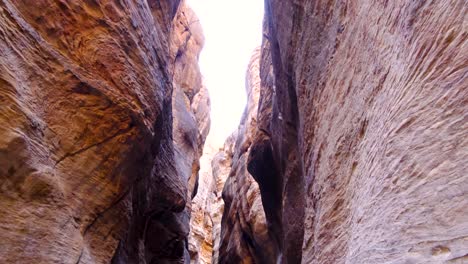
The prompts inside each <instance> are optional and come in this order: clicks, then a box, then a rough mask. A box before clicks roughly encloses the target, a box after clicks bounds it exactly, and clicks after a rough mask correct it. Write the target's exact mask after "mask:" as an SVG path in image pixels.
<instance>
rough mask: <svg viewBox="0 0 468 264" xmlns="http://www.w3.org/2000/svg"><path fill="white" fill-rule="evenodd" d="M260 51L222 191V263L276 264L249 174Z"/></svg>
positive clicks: (249, 77) (254, 61)
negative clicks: (248, 163)
mask: <svg viewBox="0 0 468 264" xmlns="http://www.w3.org/2000/svg"><path fill="white" fill-rule="evenodd" d="M259 63H260V49H257V50H256V51H255V52H254V54H253V56H252V59H251V62H250V64H249V68H248V71H247V78H246V90H247V107H246V109H245V112H244V115H243V117H242V120H241V124H240V126H239V129H238V132H237V138H236V142H235V147H234V152H233V154H232V155H233V156H232V164H231V168H230V172H229V177H228V178H227V180H226V183H225V185H224V189H223V196H222V197H223V200H224V203H225V205H224V213H223V217H222V222H221V226H222V227H221V234H220V235H221V237H220V246H219V253H218V252H215V253H217V254H218V255H219V258H218V260H217V261H218V262H219V263H274V262H275V252H276V249H275V248H274V245H275V244H274V243H271V242H272V240H271V237H270V234H269V233H268V228H267V223H266V219H265V214H264V211H263V205H262V201H261V196H260V189H259V187H258V184H257V182H256V181H255V180H254V178H253V177H252V176H251V175H250V173H249V172H248V171H247V158H248V156H249V153H250V151H251V143H252V137H253V136H254V135H255V133H256V131H257V129H258V128H257V121H256V116H257V109H258V99H259V96H260V77H259Z"/></svg>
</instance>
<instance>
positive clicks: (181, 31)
mask: <svg viewBox="0 0 468 264" xmlns="http://www.w3.org/2000/svg"><path fill="white" fill-rule="evenodd" d="M202 45H203V37H202V35H201V29H200V26H199V24H198V22H197V19H196V18H195V16H194V15H193V13H192V12H191V11H190V10H189V9H187V8H186V7H185V4H184V3H183V2H181V1H167V0H164V1H143V0H135V1H102V2H98V1H10V0H2V1H0V54H1V58H0V62H1V63H0V67H1V70H0V101H1V105H0V120H1V122H2V124H3V125H2V127H1V128H0V188H1V189H0V215H1V217H0V219H1V220H0V231H1V232H0V240H1V241H2V246H1V247H0V262H2V263H109V262H111V261H112V262H114V263H179V262H181V261H182V262H183V261H186V260H187V259H188V250H187V248H188V245H187V243H186V239H187V235H188V231H189V210H190V200H191V196H192V195H193V193H195V192H196V179H197V171H198V168H199V165H198V158H199V156H200V155H201V149H202V146H203V142H204V139H205V137H206V134H207V132H208V128H209V117H208V111H209V106H208V105H209V104H208V95H207V92H206V89H205V88H204V87H203V85H202V81H201V76H200V73H199V69H198V62H197V60H198V53H199V51H200V49H201V46H202ZM181 153H183V154H184V155H181Z"/></svg>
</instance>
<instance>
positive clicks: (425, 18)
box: [219, 0, 468, 263]
mask: <svg viewBox="0 0 468 264" xmlns="http://www.w3.org/2000/svg"><path fill="white" fill-rule="evenodd" d="M265 5H266V7H265V9H266V14H265V24H264V32H263V35H264V40H263V44H262V54H261V61H260V78H261V84H260V87H261V91H260V98H259V106H258V114H257V116H256V125H253V126H256V128H253V129H252V130H253V131H255V134H254V135H253V136H252V139H251V140H252V143H251V145H250V148H249V149H250V151H249V158H248V161H247V167H248V171H249V172H250V173H251V175H252V176H253V178H254V179H255V180H256V181H257V182H258V186H259V189H260V193H261V196H262V202H263V209H264V211H265V218H266V222H267V226H268V233H269V234H270V236H271V242H272V243H274V244H275V245H276V247H277V249H278V251H277V252H273V253H274V258H276V259H275V262H273V263H465V262H467V261H468V257H467V256H468V181H467V174H466V172H467V171H468V164H467V163H466V160H468V151H467V150H468V137H467V131H468V126H467V122H466V120H467V116H468V102H467V98H468V89H467V85H468V83H467V79H466V75H467V72H468V70H467V64H466V61H467V60H468V55H467V54H468V46H467V45H466V44H467V36H468V34H467V27H466V11H467V6H466V2H465V1H457V0H455V1H402V0H399V1H374V2H372V3H370V2H369V1H363V0H357V1H311V0H299V1H280V0H267V1H266V2H265ZM242 147H244V146H243V145H236V149H235V150H234V152H235V153H236V152H240V151H241V148H242ZM235 159H236V158H233V164H234V163H235ZM233 167H234V166H233ZM233 170H234V169H233ZM234 171H235V170H234ZM238 177H239V179H238V181H241V180H242V179H243V178H242V176H238ZM234 180H235V179H232V180H229V179H228V181H227V183H226V188H225V192H226V200H227V201H226V203H227V205H226V207H227V208H229V207H231V206H233V201H235V198H233V197H236V195H233V193H236V192H241V191H242V188H240V189H234V188H233V186H236V185H237V186H239V185H240V186H244V187H243V188H248V186H245V185H242V184H238V183H237V184H233V182H234ZM233 199H234V200H233ZM243 199H244V201H246V200H248V199H247V196H246V195H244V198H243ZM239 212H243V210H242V209H238V210H237V214H239ZM233 215H234V213H233V212H231V211H230V210H225V211H224V215H223V224H222V229H223V230H226V232H224V231H223V232H222V233H224V235H225V236H226V235H230V236H231V240H229V239H227V238H226V239H225V237H224V236H223V234H222V238H221V239H225V246H221V248H220V253H219V254H220V256H226V258H225V259H224V260H225V262H222V261H221V262H220V263H252V262H255V263H257V262H256V260H253V259H252V258H253V257H252V256H253V255H255V253H256V252H253V253H252V252H251V250H252V246H251V244H254V243H252V237H255V235H259V234H264V231H263V230H262V231H261V232H259V233H257V234H255V232H251V233H249V232H247V233H246V232H243V231H244V230H243V229H242V227H245V226H253V225H254V224H257V223H258V222H256V221H252V220H250V221H246V218H244V217H237V218H235V217H233ZM236 226H237V230H240V231H239V233H242V234H247V236H246V237H241V236H234V233H235V232H234V230H236V228H235V227H236ZM228 230H229V231H228ZM252 233H253V235H252ZM273 248H274V247H273ZM238 252H246V253H238ZM240 255H241V256H243V257H239V256H240ZM228 256H230V258H228ZM236 257H238V258H237V259H236ZM276 260H277V261H278V262H276ZM260 263H262V262H260Z"/></svg>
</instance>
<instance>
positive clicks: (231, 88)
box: [187, 0, 263, 147]
mask: <svg viewBox="0 0 468 264" xmlns="http://www.w3.org/2000/svg"><path fill="white" fill-rule="evenodd" d="M187 2H188V4H189V6H190V7H192V9H193V10H194V11H195V13H196V14H197V16H198V18H199V19H200V23H201V25H202V27H203V32H204V35H205V47H204V49H203V51H202V53H201V55H200V67H201V72H202V74H203V76H204V80H205V84H206V86H207V88H208V90H209V92H210V98H211V131H210V135H209V138H208V140H207V141H208V142H207V143H209V144H211V145H212V146H213V147H219V146H221V145H222V143H223V142H224V140H225V139H226V138H227V137H228V136H229V135H230V134H231V133H232V132H233V131H235V130H236V129H237V126H238V125H239V121H240V118H241V115H242V112H243V110H244V107H245V104H246V98H245V97H246V94H245V73H246V70H247V65H248V62H249V60H250V56H251V54H252V52H253V50H254V49H255V48H256V47H257V46H259V45H260V44H261V38H262V21H263V0H188V1H187Z"/></svg>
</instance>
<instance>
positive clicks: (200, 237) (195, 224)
mask: <svg viewBox="0 0 468 264" xmlns="http://www.w3.org/2000/svg"><path fill="white" fill-rule="evenodd" d="M214 154H215V148H213V146H211V145H210V142H209V140H208V142H207V143H206V145H205V147H204V149H203V156H202V157H201V159H200V178H199V180H198V191H197V195H196V196H195V198H194V199H193V201H192V211H191V218H190V234H189V240H188V242H189V251H190V263H192V264H203V263H211V255H212V251H213V242H212V241H213V237H212V233H211V232H212V221H211V215H210V205H211V200H210V193H211V192H212V190H211V182H212V173H211V160H212V159H213V156H214Z"/></svg>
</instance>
